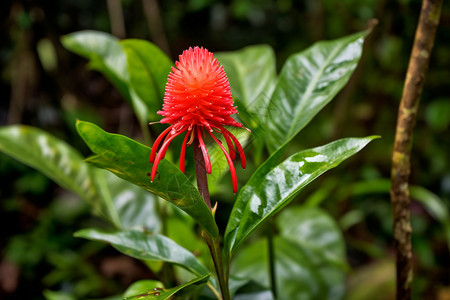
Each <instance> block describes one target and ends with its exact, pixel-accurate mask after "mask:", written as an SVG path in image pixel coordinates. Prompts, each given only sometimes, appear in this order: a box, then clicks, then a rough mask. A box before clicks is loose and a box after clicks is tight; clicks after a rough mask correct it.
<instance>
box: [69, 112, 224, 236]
mask: <svg viewBox="0 0 450 300" xmlns="http://www.w3.org/2000/svg"><path fill="white" fill-rule="evenodd" d="M77 130H78V132H79V134H80V136H81V137H82V138H83V140H84V141H85V142H86V144H87V145H88V146H89V148H90V149H91V150H92V152H94V153H95V154H96V155H95V156H93V157H91V158H89V159H88V160H87V161H88V162H90V163H92V164H94V165H95V166H97V167H99V168H104V169H107V170H108V171H111V172H112V173H114V174H115V175H117V176H119V177H120V178H122V179H125V180H127V181H129V182H131V183H133V184H135V185H138V186H140V187H142V188H144V189H146V190H147V191H150V192H152V193H154V194H156V195H158V196H160V197H161V198H163V199H165V200H167V201H169V202H170V203H172V204H174V205H175V206H177V207H178V208H180V209H182V210H184V211H185V212H186V213H187V214H188V215H190V216H191V217H192V218H194V219H195V220H196V221H197V222H198V223H199V224H200V225H201V226H202V227H203V228H204V229H205V230H206V231H207V232H208V233H209V234H210V235H211V236H213V237H217V236H218V228H217V225H216V223H215V221H214V217H213V216H212V214H211V212H210V210H209V209H208V206H207V205H206V204H205V202H204V201H203V198H202V196H201V195H200V193H199V192H198V190H197V189H196V188H195V187H194V186H193V185H192V183H191V182H190V181H189V179H188V178H187V177H186V176H185V175H184V174H183V173H182V172H181V171H180V170H179V169H178V168H177V167H176V166H174V165H173V164H171V163H170V162H169V161H167V160H164V159H163V160H161V162H160V164H159V166H158V173H157V176H156V178H155V180H154V181H153V183H152V182H151V181H150V171H151V164H150V163H149V161H148V160H149V157H150V151H151V149H150V148H148V147H146V146H144V145H142V144H140V143H138V142H136V141H134V140H132V139H129V138H127V137H125V136H122V135H118V134H110V133H107V132H105V131H103V130H102V129H100V128H99V127H98V126H96V125H94V124H92V123H89V122H82V121H79V122H77Z"/></svg>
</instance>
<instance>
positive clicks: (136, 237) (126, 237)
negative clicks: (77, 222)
mask: <svg viewBox="0 0 450 300" xmlns="http://www.w3.org/2000/svg"><path fill="white" fill-rule="evenodd" d="M75 236H76V237H82V238H86V239H90V240H95V241H103V242H106V243H108V244H111V245H112V246H113V247H114V248H116V249H117V250H119V251H120V252H122V253H124V254H126V255H128V256H131V257H134V258H137V259H142V260H151V261H164V262H168V263H172V264H176V265H179V266H181V267H183V268H185V269H187V270H188V271H190V272H192V273H193V274H196V275H199V276H203V275H207V274H209V273H210V272H209V271H208V270H207V269H206V268H205V267H204V266H203V265H202V264H201V263H200V262H199V261H198V260H197V258H196V257H195V256H194V255H193V254H192V253H191V252H189V251H188V250H186V249H184V248H183V247H181V246H180V245H178V244H177V243H175V242H174V241H172V240H171V239H169V238H168V237H165V236H163V235H159V234H151V235H149V234H145V233H143V232H139V231H134V230H129V231H116V232H103V231H100V230H98V229H83V230H79V231H77V232H76V233H75Z"/></svg>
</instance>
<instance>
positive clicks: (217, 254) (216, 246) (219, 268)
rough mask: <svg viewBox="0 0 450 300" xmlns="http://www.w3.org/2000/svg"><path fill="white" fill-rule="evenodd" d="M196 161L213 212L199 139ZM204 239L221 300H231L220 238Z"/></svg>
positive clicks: (200, 184) (204, 234) (205, 235)
mask: <svg viewBox="0 0 450 300" xmlns="http://www.w3.org/2000/svg"><path fill="white" fill-rule="evenodd" d="M194 160H195V173H196V177H197V186H198V190H199V192H200V194H201V195H202V197H203V200H204V201H205V203H206V205H208V207H209V209H210V210H211V200H210V197H209V189H208V180H207V178H206V168H205V161H204V159H203V154H202V151H201V149H200V144H199V141H198V140H197V138H195V139H194ZM202 237H203V238H204V239H205V241H206V244H207V245H208V248H209V252H210V253H211V257H212V260H213V262H214V268H215V269H216V274H217V280H218V281H219V286H220V291H221V292H222V298H221V300H230V299H231V298H230V291H229V288H228V276H227V274H226V273H225V270H224V267H223V262H222V254H221V250H220V242H219V238H218V237H211V236H210V235H209V234H208V233H207V232H205V231H202Z"/></svg>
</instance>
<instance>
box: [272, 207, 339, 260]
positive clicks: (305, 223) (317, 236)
mask: <svg viewBox="0 0 450 300" xmlns="http://www.w3.org/2000/svg"><path fill="white" fill-rule="evenodd" d="M276 224H277V227H278V228H279V230H280V234H281V235H282V236H284V237H285V238H287V239H289V240H292V241H294V242H296V243H297V244H298V245H301V246H302V247H303V248H304V249H310V250H311V251H310V252H311V254H312V255H315V256H317V255H320V256H322V257H323V258H325V259H327V260H329V261H332V262H339V263H340V264H345V244H344V239H343V237H342V234H341V232H340V230H339V227H338V225H337V224H336V222H335V221H334V220H333V219H332V218H331V217H330V216H329V215H328V214H327V213H325V212H324V211H323V210H321V209H320V208H316V207H314V208H306V207H301V206H296V207H292V208H289V209H286V210H284V211H283V212H281V213H280V215H279V216H278V217H277V218H276Z"/></svg>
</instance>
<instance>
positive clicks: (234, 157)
mask: <svg viewBox="0 0 450 300" xmlns="http://www.w3.org/2000/svg"><path fill="white" fill-rule="evenodd" d="M221 131H222V135H223V137H224V138H225V141H227V145H228V152H230V157H231V159H232V160H235V159H236V152H235V151H234V145H233V143H232V142H231V139H230V137H229V136H228V134H227V133H226V132H225V131H223V130H221Z"/></svg>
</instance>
